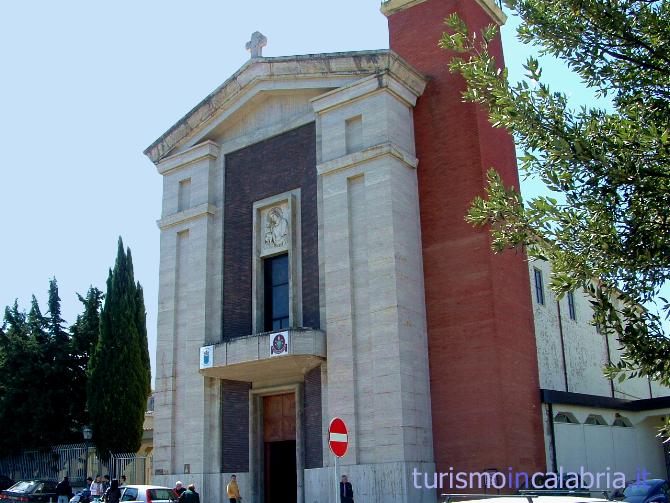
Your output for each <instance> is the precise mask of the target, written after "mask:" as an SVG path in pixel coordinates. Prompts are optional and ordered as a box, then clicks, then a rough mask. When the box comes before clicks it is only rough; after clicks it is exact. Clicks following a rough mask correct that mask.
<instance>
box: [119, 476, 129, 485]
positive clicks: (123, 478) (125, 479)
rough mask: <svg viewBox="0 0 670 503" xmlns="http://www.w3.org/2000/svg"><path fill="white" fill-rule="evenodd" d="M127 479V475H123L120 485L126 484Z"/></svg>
mask: <svg viewBox="0 0 670 503" xmlns="http://www.w3.org/2000/svg"><path fill="white" fill-rule="evenodd" d="M127 480H128V479H127V478H126V476H125V475H121V478H120V479H119V487H122V486H125V485H126V481H127Z"/></svg>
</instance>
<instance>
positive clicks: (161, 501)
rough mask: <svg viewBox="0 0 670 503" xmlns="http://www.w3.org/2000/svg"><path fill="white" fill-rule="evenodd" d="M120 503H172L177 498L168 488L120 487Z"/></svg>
mask: <svg viewBox="0 0 670 503" xmlns="http://www.w3.org/2000/svg"><path fill="white" fill-rule="evenodd" d="M119 489H121V501H132V502H141V503H174V502H175V501H177V500H178V499H179V498H178V497H177V495H176V494H175V492H174V491H173V490H172V489H170V488H169V487H162V486H135V485H129V486H121V487H119Z"/></svg>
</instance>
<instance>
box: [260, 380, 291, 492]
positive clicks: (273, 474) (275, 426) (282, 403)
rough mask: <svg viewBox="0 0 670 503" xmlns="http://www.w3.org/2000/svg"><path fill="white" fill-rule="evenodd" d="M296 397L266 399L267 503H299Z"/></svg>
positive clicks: (264, 440) (286, 395)
mask: <svg viewBox="0 0 670 503" xmlns="http://www.w3.org/2000/svg"><path fill="white" fill-rule="evenodd" d="M295 412H296V411H295V394H294V393H288V394H285V395H273V396H266V397H263V443H264V445H263V448H264V449H263V458H264V477H263V480H264V491H263V494H264V498H263V499H264V501H265V503H295V501H296V498H297V472H296V443H295Z"/></svg>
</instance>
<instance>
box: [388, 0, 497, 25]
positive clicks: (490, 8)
mask: <svg viewBox="0 0 670 503" xmlns="http://www.w3.org/2000/svg"><path fill="white" fill-rule="evenodd" d="M425 1H426V0H387V1H385V2H383V3H382V6H381V9H380V10H381V11H382V14H384V15H385V16H386V17H389V16H391V15H393V14H395V13H396V12H400V11H403V10H405V9H409V8H410V7H414V6H415V5H418V4H420V3H423V2H425ZM473 1H476V2H477V3H478V4H479V6H480V7H481V8H482V9H484V11H486V13H487V14H488V15H489V16H491V19H492V20H493V21H495V22H496V23H497V24H498V26H502V25H504V24H505V23H506V22H507V16H506V15H505V13H504V12H503V11H502V9H501V8H500V7H498V4H496V2H495V0H473Z"/></svg>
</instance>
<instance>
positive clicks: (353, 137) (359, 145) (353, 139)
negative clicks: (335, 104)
mask: <svg viewBox="0 0 670 503" xmlns="http://www.w3.org/2000/svg"><path fill="white" fill-rule="evenodd" d="M344 129H345V141H346V147H347V154H351V153H353V152H358V151H360V150H363V117H362V116H361V115H358V116H356V117H352V118H351V119H347V121H346V122H345V125H344Z"/></svg>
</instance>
